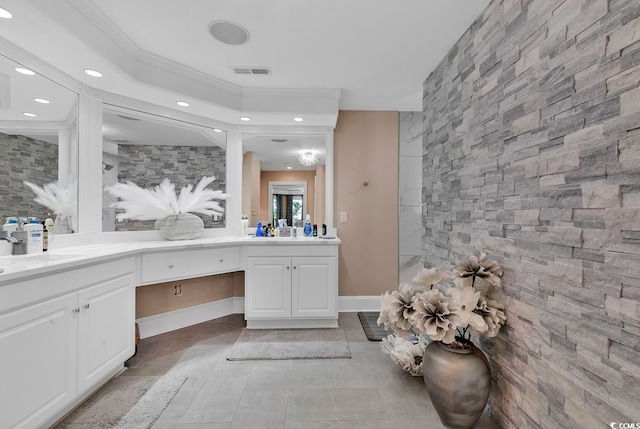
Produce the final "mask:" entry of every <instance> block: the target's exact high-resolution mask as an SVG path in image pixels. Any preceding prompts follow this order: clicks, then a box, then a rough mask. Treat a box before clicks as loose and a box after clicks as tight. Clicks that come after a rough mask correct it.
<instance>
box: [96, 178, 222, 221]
mask: <svg viewBox="0 0 640 429" xmlns="http://www.w3.org/2000/svg"><path fill="white" fill-rule="evenodd" d="M215 179H216V178H215V176H203V177H202V179H200V182H199V183H198V184H197V185H196V187H195V188H194V187H193V185H187V186H184V187H183V188H182V189H181V190H180V193H179V194H177V193H176V187H175V185H174V184H173V183H171V182H170V181H169V179H166V178H165V179H164V180H163V181H162V183H160V184H159V185H158V186H156V187H154V188H150V189H143V188H141V187H139V186H138V185H136V184H134V183H132V182H126V183H116V184H115V185H112V186H108V187H106V188H105V191H107V192H108V193H109V194H111V195H112V196H113V197H114V198H117V199H118V201H116V202H115V203H113V204H112V206H113V207H116V208H118V209H120V210H122V212H120V213H118V214H117V215H116V217H117V219H118V220H119V221H123V220H125V219H132V220H157V219H164V218H166V217H169V216H177V215H180V214H184V213H199V214H203V215H209V216H213V215H218V216H219V215H222V214H223V213H224V208H223V207H222V206H221V205H220V203H219V202H218V201H219V200H225V199H226V198H228V195H227V194H225V193H224V192H222V191H219V190H213V189H208V188H207V186H209V185H210V184H211V183H212V182H213V181H214V180H215Z"/></svg>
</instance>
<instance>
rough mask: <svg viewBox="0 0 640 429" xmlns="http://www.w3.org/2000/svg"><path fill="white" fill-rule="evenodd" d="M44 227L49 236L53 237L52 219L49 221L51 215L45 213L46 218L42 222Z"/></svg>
mask: <svg viewBox="0 0 640 429" xmlns="http://www.w3.org/2000/svg"><path fill="white" fill-rule="evenodd" d="M44 227H45V228H47V231H49V234H51V235H53V219H51V213H47V218H46V219H45V220H44Z"/></svg>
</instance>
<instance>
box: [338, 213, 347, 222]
mask: <svg viewBox="0 0 640 429" xmlns="http://www.w3.org/2000/svg"><path fill="white" fill-rule="evenodd" d="M340 222H341V223H347V212H340Z"/></svg>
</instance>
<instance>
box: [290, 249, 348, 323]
mask: <svg viewBox="0 0 640 429" xmlns="http://www.w3.org/2000/svg"><path fill="white" fill-rule="evenodd" d="M291 262H292V264H291V265H292V273H293V277H292V284H291V298H292V309H291V315H292V316H293V317H331V316H334V317H335V316H336V315H337V305H338V303H337V300H338V288H337V287H336V285H337V279H336V275H337V270H336V258H318V257H313V258H292V260H291Z"/></svg>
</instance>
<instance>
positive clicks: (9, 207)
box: [0, 55, 78, 233]
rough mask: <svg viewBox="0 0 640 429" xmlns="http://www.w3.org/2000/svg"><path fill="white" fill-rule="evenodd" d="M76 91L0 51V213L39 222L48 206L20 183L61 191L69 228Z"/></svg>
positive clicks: (73, 210)
mask: <svg viewBox="0 0 640 429" xmlns="http://www.w3.org/2000/svg"><path fill="white" fill-rule="evenodd" d="M77 106H78V94H76V93H75V92H73V91H71V90H70V89H68V88H66V87H64V86H62V85H60V84H58V83H56V82H54V81H52V80H51V79H49V78H47V77H45V76H43V75H42V74H40V73H38V72H37V70H31V69H30V68H29V67H27V66H25V65H22V64H19V63H17V62H16V61H14V60H12V59H10V58H7V57H6V56H3V55H0V154H1V155H0V157H1V159H2V161H3V162H2V169H3V171H2V174H0V189H1V192H0V216H1V217H2V221H3V223H4V219H5V218H6V217H9V216H13V217H36V218H38V219H39V220H44V219H45V218H46V217H47V216H48V213H51V216H52V217H54V216H55V214H54V213H53V212H54V210H53V208H52V207H47V206H44V205H41V204H39V203H36V202H35V201H34V198H35V194H34V192H33V191H32V190H31V189H29V188H28V187H27V186H26V185H25V184H24V182H25V181H28V182H31V183H33V184H35V185H37V186H39V187H41V188H42V187H44V185H47V184H50V183H54V182H55V183H56V186H58V187H59V188H61V189H64V190H65V191H66V192H65V194H64V195H65V197H64V201H58V202H57V203H59V204H60V205H64V207H65V208H64V210H65V211H67V212H68V215H69V218H68V219H65V224H66V221H67V220H68V221H69V227H68V228H65V229H64V230H62V229H60V230H58V232H59V233H64V232H73V231H75V230H76V227H77V197H76V196H77V174H78V122H77V116H78V115H77V111H78V109H77Z"/></svg>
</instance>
